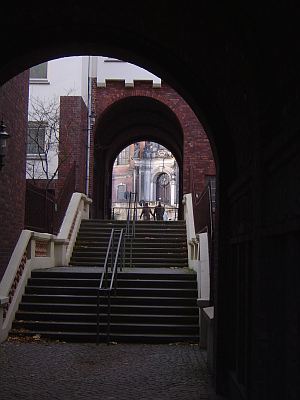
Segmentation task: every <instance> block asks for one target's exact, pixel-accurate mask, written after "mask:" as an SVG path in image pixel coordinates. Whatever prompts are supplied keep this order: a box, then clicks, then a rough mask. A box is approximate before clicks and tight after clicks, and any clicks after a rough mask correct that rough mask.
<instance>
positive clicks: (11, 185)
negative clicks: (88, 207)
mask: <svg viewBox="0 0 300 400" xmlns="http://www.w3.org/2000/svg"><path fill="white" fill-rule="evenodd" d="M28 90H29V74H28V71H26V72H24V73H22V74H20V75H18V76H16V77H15V78H13V79H11V80H10V81H8V82H7V83H6V84H5V85H3V86H2V87H1V88H0V118H3V121H4V123H5V125H6V126H7V132H8V133H9V134H10V138H9V139H8V143H7V154H6V157H5V159H4V162H5V165H4V167H3V168H2V170H1V171H0V221H1V229H0V279H1V277H2V276H3V274H4V272H5V269H6V267H7V264H8V262H9V259H10V256H11V254H12V252H13V249H14V247H15V245H16V242H17V240H18V239H19V236H20V233H21V231H22V229H23V227H24V214H25V192H26V179H25V168H26V138H27V113H28Z"/></svg>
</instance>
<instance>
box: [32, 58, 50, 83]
mask: <svg viewBox="0 0 300 400" xmlns="http://www.w3.org/2000/svg"><path fill="white" fill-rule="evenodd" d="M47 72H48V63H47V62H44V63H42V64H39V65H35V66H34V67H32V68H30V75H29V76H30V79H47Z"/></svg>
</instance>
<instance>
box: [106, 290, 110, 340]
mask: <svg viewBox="0 0 300 400" xmlns="http://www.w3.org/2000/svg"><path fill="white" fill-rule="evenodd" d="M109 339H110V290H108V296H107V336H106V341H107V345H109Z"/></svg>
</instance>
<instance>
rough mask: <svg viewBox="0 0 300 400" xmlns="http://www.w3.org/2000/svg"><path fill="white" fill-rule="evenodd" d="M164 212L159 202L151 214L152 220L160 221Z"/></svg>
mask: <svg viewBox="0 0 300 400" xmlns="http://www.w3.org/2000/svg"><path fill="white" fill-rule="evenodd" d="M164 212H165V207H164V206H162V205H161V202H160V201H159V202H158V204H157V206H155V208H154V214H153V215H154V219H156V220H157V221H162V220H163V216H164Z"/></svg>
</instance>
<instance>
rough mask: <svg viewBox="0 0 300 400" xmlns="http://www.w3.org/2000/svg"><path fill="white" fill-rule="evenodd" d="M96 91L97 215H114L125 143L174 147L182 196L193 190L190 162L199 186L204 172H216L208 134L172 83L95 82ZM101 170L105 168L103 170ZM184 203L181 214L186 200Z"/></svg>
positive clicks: (180, 194) (206, 173)
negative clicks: (116, 171) (114, 184)
mask: <svg viewBox="0 0 300 400" xmlns="http://www.w3.org/2000/svg"><path fill="white" fill-rule="evenodd" d="M94 85H95V82H94ZM94 93H95V98H94V108H95V113H96V118H97V123H96V129H95V141H94V149H93V150H94V151H93V152H92V154H94V159H92V160H91V165H92V166H93V165H94V168H93V170H92V171H91V173H92V174H93V175H94V176H93V182H94V185H93V188H92V190H91V193H92V197H93V199H94V204H95V207H94V213H95V215H96V216H97V217H100V216H102V217H103V216H105V217H108V216H109V215H110V197H111V174H112V166H113V162H114V160H115V158H116V157H117V155H118V154H119V152H120V151H121V150H122V149H123V148H125V147H126V146H127V145H129V144H130V143H134V142H137V141H141V140H152V141H156V142H157V143H160V144H162V145H164V146H165V147H167V148H168V149H169V150H170V151H171V152H172V154H173V155H174V157H175V159H176V161H177V163H178V166H179V170H180V171H181V174H180V181H179V199H181V198H182V195H183V194H184V193H187V192H188V191H189V190H190V186H189V185H190V180H189V173H190V168H193V170H194V175H195V176H197V181H196V182H197V189H198V191H199V192H201V191H202V190H203V189H204V186H205V176H206V175H214V174H215V164H214V160H213V156H212V151H211V148H210V145H209V141H208V138H207V135H206V134H205V132H204V129H203V127H202V125H201V123H200V122H199V120H198V119H197V118H196V116H195V114H194V113H193V111H192V110H191V108H190V107H189V106H188V104H187V103H186V102H185V101H184V100H183V99H182V98H181V97H180V96H179V95H178V94H177V93H176V92H175V91H174V90H173V89H172V88H171V87H170V86H169V85H167V84H163V85H162V88H153V87H152V85H151V84H150V83H147V84H146V83H144V82H137V83H135V87H134V88H132V89H131V88H125V87H124V85H123V86H122V84H120V82H110V83H109V84H108V85H107V86H106V88H97V87H94ZM191 146H192V147H193V149H194V153H193V154H192V153H191V151H190V147H191ZM101 171H105V172H104V174H103V173H102V172H101ZM179 204H180V207H179V215H180V216H181V215H182V206H181V201H179Z"/></svg>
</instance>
